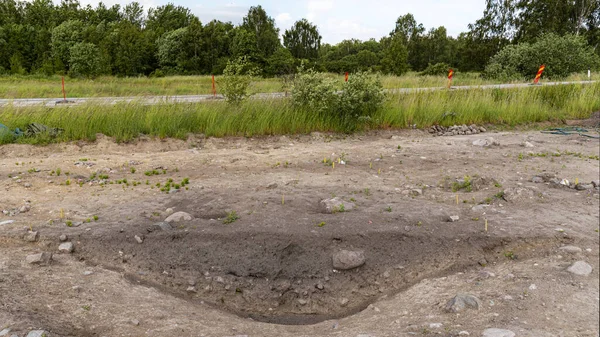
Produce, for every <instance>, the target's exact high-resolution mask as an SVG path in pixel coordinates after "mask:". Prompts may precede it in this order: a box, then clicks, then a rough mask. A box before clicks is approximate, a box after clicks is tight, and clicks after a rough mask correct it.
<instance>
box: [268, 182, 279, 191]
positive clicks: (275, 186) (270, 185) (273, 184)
mask: <svg viewBox="0 0 600 337" xmlns="http://www.w3.org/2000/svg"><path fill="white" fill-rule="evenodd" d="M267 188H268V189H270V190H272V189H274V188H277V183H270V184H269V185H267Z"/></svg>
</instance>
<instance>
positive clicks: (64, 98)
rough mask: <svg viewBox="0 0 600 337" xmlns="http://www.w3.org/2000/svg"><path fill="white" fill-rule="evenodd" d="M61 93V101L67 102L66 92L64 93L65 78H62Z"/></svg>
mask: <svg viewBox="0 0 600 337" xmlns="http://www.w3.org/2000/svg"><path fill="white" fill-rule="evenodd" d="M62 92H63V101H64V102H65V103H66V102H67V92H66V91H65V77H64V76H63V77H62Z"/></svg>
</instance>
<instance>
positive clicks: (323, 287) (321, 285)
mask: <svg viewBox="0 0 600 337" xmlns="http://www.w3.org/2000/svg"><path fill="white" fill-rule="evenodd" d="M315 288H317V289H319V290H323V289H325V286H323V284H321V283H317V284H315Z"/></svg>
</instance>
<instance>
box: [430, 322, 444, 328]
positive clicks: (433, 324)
mask: <svg viewBox="0 0 600 337" xmlns="http://www.w3.org/2000/svg"><path fill="white" fill-rule="evenodd" d="M442 326H443V324H442V323H429V329H441V328H442Z"/></svg>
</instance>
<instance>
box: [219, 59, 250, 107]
mask: <svg viewBox="0 0 600 337" xmlns="http://www.w3.org/2000/svg"><path fill="white" fill-rule="evenodd" d="M258 72H259V70H258V69H257V68H256V67H254V66H252V65H251V63H250V62H248V59H247V57H246V56H241V57H238V58H237V59H234V60H229V61H228V62H227V66H226V67H225V70H224V71H223V77H222V78H221V81H219V82H220V83H221V84H222V88H221V92H222V93H223V96H225V100H226V101H227V102H229V103H232V104H239V103H241V102H242V101H243V100H244V99H246V98H248V97H250V95H251V94H250V93H249V91H248V88H249V87H250V83H252V79H253V78H254V76H256V74H257V73H258Z"/></svg>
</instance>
